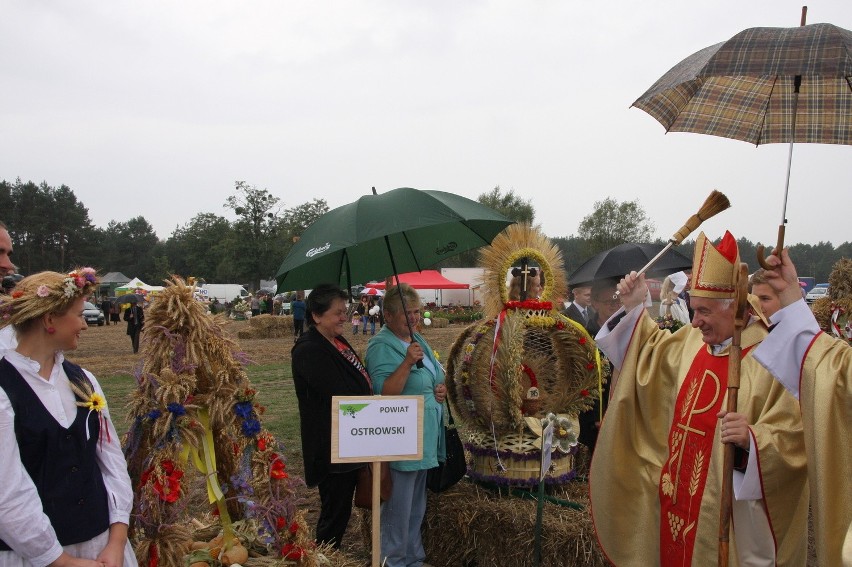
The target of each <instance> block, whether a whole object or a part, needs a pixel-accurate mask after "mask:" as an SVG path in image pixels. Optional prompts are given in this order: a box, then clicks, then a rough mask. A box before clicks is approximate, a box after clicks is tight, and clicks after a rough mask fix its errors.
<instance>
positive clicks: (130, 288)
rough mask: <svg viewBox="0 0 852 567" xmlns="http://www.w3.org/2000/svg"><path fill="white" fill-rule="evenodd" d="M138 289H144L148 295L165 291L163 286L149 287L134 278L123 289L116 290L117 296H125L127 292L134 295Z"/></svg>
mask: <svg viewBox="0 0 852 567" xmlns="http://www.w3.org/2000/svg"><path fill="white" fill-rule="evenodd" d="M137 289H143V290H145V291H146V292H148V293H157V292H160V291H163V286H161V285H148V284H146V283H145V282H143V281H142V280H140V279H139V278H133V279H132V280H130V281H129V282H127V283H126V284H124V285H123V286H121V287H117V288H115V293H116V295H123V294H124V293H125V292H130V293H133V292H135V291H136V290H137Z"/></svg>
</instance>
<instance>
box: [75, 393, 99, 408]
mask: <svg viewBox="0 0 852 567" xmlns="http://www.w3.org/2000/svg"><path fill="white" fill-rule="evenodd" d="M77 404H78V405H80V406H83V407H86V408H89V409H90V410H93V411H103V409H104V408H105V407H106V400H105V399H104V397H103V396H102V395H100V394H98V393H97V392H95V393H93V394H92V395H91V396H90V397H89V399H88V400H87V401H85V402H77Z"/></svg>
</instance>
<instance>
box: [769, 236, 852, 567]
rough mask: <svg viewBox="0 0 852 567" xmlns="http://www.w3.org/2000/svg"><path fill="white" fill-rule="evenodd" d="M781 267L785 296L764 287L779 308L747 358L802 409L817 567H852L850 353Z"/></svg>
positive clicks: (787, 264)
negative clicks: (828, 331) (767, 331)
mask: <svg viewBox="0 0 852 567" xmlns="http://www.w3.org/2000/svg"><path fill="white" fill-rule="evenodd" d="M783 259H784V261H785V267H788V270H792V273H790V274H788V275H789V277H788V278H787V279H789V280H790V282H791V284H790V285H789V286H788V287H787V288H786V291H787V293H786V294H785V289H784V285H783V284H784V282H783V281H781V280H780V277H778V278H776V281H777V283H773V282H772V281H770V285H773V287H775V288H776V290H777V291H779V295H780V297H781V304H782V306H784V308H783V309H781V310H780V311H778V312H777V313H775V315H773V316H772V317H771V320H772V322H773V323H774V324H775V326H774V328H773V330H772V332H771V333H770V334H769V336H768V337H767V338H766V340H765V341H764V343H763V344H761V345H760V347H759V348H758V349H757V350H756V351H755V353H754V357H755V359H757V360H758V361H759V362H760V363H761V364H763V365H764V366H765V367H766V368H767V369H768V370H769V371H770V372H772V374H773V375H775V376H776V377H777V378H778V380H780V381H781V383H783V384H784V386H785V387H786V388H787V389H788V390H790V392H792V393H793V395H795V396H796V397H798V398H799V403H800V404H801V411H802V420H803V421H804V431H805V448H806V450H807V457H808V478H809V482H810V487H811V494H812V495H813V500H812V508H813V518H814V532H815V534H814V535H815V539H816V551H817V560H818V563H819V565H838V566H839V565H843V566H844V567H852V348H850V346H849V345H848V344H847V343H846V342H845V341H843V340H840V339H835V338H832V337H830V336H828V335H826V334H825V333H823V332H822V331H821V329H820V328H819V325H818V324H817V322H816V319H814V316H813V313H812V312H811V310H810V308H808V306H807V305H806V304H805V302H804V300H802V296H801V294H800V293H799V289H798V287H799V286H798V281H797V280H798V278H797V277H796V273H795V268H794V267H792V263H790V261H789V256H787V253H786V251H785V252H784V254H783ZM775 260H776V259H775V257H773V256H770V257H769V258H768V259H767V261H768V262H775Z"/></svg>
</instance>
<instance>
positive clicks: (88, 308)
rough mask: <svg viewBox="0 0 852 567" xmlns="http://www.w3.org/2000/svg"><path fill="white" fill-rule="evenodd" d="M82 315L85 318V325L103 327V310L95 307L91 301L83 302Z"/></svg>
mask: <svg viewBox="0 0 852 567" xmlns="http://www.w3.org/2000/svg"><path fill="white" fill-rule="evenodd" d="M83 317H85V318H86V324H87V325H97V326H98V327H103V326H104V323H105V322H106V320H105V319H104V314H103V312H102V311H101V310H100V309H99V308H97V307H95V305H94V304H93V303H89V302H88V301H84V302H83Z"/></svg>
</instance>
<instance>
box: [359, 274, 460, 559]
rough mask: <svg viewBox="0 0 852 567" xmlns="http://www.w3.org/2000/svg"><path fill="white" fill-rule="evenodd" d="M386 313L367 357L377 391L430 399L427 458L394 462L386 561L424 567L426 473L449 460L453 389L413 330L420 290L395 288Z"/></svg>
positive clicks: (384, 525) (384, 522)
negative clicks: (446, 406) (447, 406)
mask: <svg viewBox="0 0 852 567" xmlns="http://www.w3.org/2000/svg"><path fill="white" fill-rule="evenodd" d="M383 308H384V313H385V326H384V327H382V329H381V330H380V331H379V332H378V333H377V334H376V336H375V337H373V338H372V339H370V343H369V345H368V346H367V355H366V359H367V370H368V371H369V373H370V376H371V377H372V378H373V386H374V388H375V392H376V393H381V394H382V395H383V396H398V395H411V396H423V399H424V413H423V458H422V459H420V460H419V461H393V462H391V463H390V469H391V478H392V480H393V489H392V491H391V496H390V498H389V499H388V500H387V501H386V502H385V503H384V505H383V507H382V516H381V541H382V550H381V555H382V560H383V561H385V563H384V564H385V565H387V567H405V566H408V565H420V564H422V562H423V560H424V559H425V558H426V552H425V550H424V549H423V542H422V539H421V535H420V527H421V524H422V522H423V517H424V515H425V513H426V473H427V471H428V470H429V469H431V468H434V467H437V466H438V462H439V461H444V460H445V459H446V456H445V453H446V450H445V440H444V427H443V419H442V406H441V404H443V402H444V400H445V399H446V396H447V387H446V386H445V385H444V370H443V368H441V365H440V364H439V363H438V360H437V359H436V358H435V355H434V353H433V351H432V349H431V348H430V347H429V344H428V343H427V342H426V340H425V339H424V338H423V337H422V336H421V335H419V334H417V333H414V334H411V332H410V330H409V329H410V327H411V326H412V325H413V324H416V323H417V321H419V320H420V296H419V295H418V293H417V291H416V290H415V289H414V288H412V287H411V286H409V285H408V284H400V285H398V286H396V287H392V288H390V289H389V290H388V292H387V294H386V295H385V300H384V304H383ZM418 362H420V363H422V365H423V367H422V368H418V366H417V363H418Z"/></svg>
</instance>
